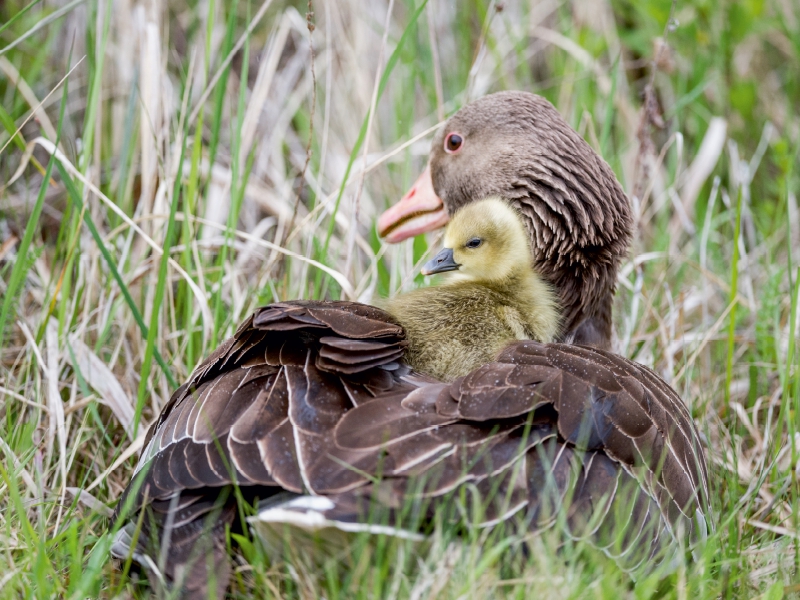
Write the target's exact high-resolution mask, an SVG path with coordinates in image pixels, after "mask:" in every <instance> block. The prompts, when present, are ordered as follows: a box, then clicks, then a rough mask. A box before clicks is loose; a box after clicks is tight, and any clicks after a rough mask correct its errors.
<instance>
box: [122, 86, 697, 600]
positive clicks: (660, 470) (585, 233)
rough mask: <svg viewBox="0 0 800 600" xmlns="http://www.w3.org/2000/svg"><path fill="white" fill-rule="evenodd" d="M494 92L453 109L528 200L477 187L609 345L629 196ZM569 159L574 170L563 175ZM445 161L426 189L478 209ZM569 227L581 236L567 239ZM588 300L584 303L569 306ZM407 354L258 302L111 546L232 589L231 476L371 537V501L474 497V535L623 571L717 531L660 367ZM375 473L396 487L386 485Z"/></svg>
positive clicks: (555, 347) (578, 151)
mask: <svg viewBox="0 0 800 600" xmlns="http://www.w3.org/2000/svg"><path fill="white" fill-rule="evenodd" d="M490 98H494V100H491V101H478V102H477V103H475V104H474V105H470V106H471V107H472V108H470V106H468V107H466V108H465V109H463V110H462V111H461V112H460V113H458V114H457V115H456V117H458V116H459V115H462V116H463V115H470V114H471V115H472V116H471V117H470V122H474V123H484V125H485V124H486V123H491V124H492V127H494V128H495V129H496V130H497V131H496V135H494V136H488V137H487V138H486V139H487V140H489V141H490V143H488V142H487V146H486V147H485V148H484V150H483V154H485V155H486V156H488V157H490V158H491V155H492V154H494V155H495V158H496V160H495V161H491V160H488V159H487V160H486V162H483V163H476V164H475V165H474V166H475V168H478V169H480V170H481V176H482V177H483V178H485V180H486V182H487V184H486V186H485V188H486V189H488V188H489V187H492V186H490V185H489V184H488V182H494V187H498V186H500V184H501V183H502V181H504V180H507V179H508V177H511V176H513V178H512V180H513V181H516V182H518V183H519V189H518V195H514V193H513V192H514V189H516V188H515V187H514V185H511V186H509V185H508V184H507V182H506V184H504V189H503V190H494V189H493V190H489V191H486V192H482V193H483V195H484V196H487V195H491V194H498V193H499V194H500V195H502V196H505V197H508V198H509V199H510V200H511V201H512V203H514V205H515V206H516V208H517V209H518V210H520V212H522V213H523V214H524V215H525V214H527V221H526V223H527V225H528V226H529V227H530V232H531V234H532V241H531V247H532V251H533V255H534V264H535V265H536V267H537V269H538V270H540V272H542V273H543V274H545V275H546V274H547V273H549V274H550V275H548V279H550V281H552V282H553V284H554V285H555V286H556V288H557V290H558V291H559V292H560V295H561V298H562V299H565V298H566V299H567V300H568V302H567V303H566V304H565V309H566V310H567V317H566V318H567V321H566V325H567V327H568V328H569V327H571V328H572V329H571V330H570V334H569V335H570V336H571V337H580V335H583V334H581V331H584V332H592V331H593V332H595V333H597V335H599V336H600V337H599V338H597V339H601V338H602V339H606V340H607V337H608V336H607V335H606V333H607V332H610V326H607V325H608V322H607V319H608V318H610V300H611V293H612V291H613V279H614V277H615V276H616V269H617V265H618V262H619V259H620V257H621V256H622V254H623V253H624V251H625V245H626V243H627V236H628V233H629V229H630V218H629V215H628V212H627V210H628V209H627V204H625V203H624V196H622V195H621V191H619V186H618V184H617V183H616V181H615V180H614V178H613V175H612V174H611V172H610V170H608V168H607V167H605V166H604V164H603V163H602V161H601V160H600V159H599V158H598V157H596V155H594V154H593V153H592V152H591V150H589V149H588V146H586V145H585V144H584V143H583V142H582V141H579V140H580V138H579V137H578V136H577V134H575V133H574V132H571V130H569V128H568V127H566V125H565V124H564V123H563V121H562V120H560V117H558V116H557V114H556V113H554V112H553V111H552V109H551V108H549V105H547V104H546V103H543V102H544V101H541V100H539V99H535V98H533V99H531V97H529V95H524V94H517V95H514V94H506V95H499V96H498V95H496V96H492V97H490ZM481 107H482V108H481ZM456 117H454V119H456ZM503 119H521V120H523V121H525V120H528V121H530V122H529V123H527V124H517V125H516V126H512V125H507V127H506V128H505V129H503V128H502V123H499V122H495V121H502V120H503ZM456 122H457V123H459V122H458V121H456ZM467 125H468V123H467V121H465V122H464V123H463V124H460V125H459V127H461V128H462V129H463V131H464V132H466V133H465V134H464V135H465V138H464V139H466V140H467V142H469V141H470V140H474V139H481V138H473V137H471V136H472V130H470V129H467ZM485 127H488V125H485ZM529 129H530V130H531V131H533V132H534V134H535V133H536V132H539V133H540V134H541V133H542V132H545V133H546V132H550V133H548V135H550V137H549V138H548V139H549V141H548V142H547V144H548V145H547V146H546V148H545V149H546V150H547V153H546V158H544V157H543V153H544V151H543V149H542V148H543V147H541V146H536V145H535V144H537V143H539V144H542V143H544V142H541V141H539V142H535V141H530V142H529V143H527V145H526V144H525V143H523V144H519V143H518V141H519V138H520V131H527V130H529ZM551 130H552V131H551ZM503 131H506V133H507V139H506V145H505V146H503V144H502V136H501V135H500V133H502V132H503ZM523 137H524V136H523ZM531 137H533V134H532V136H531ZM492 140H493V141H492ZM576 140H578V141H576ZM473 145H474V146H478V145H479V144H478V143H475V144H473ZM467 147H468V146H464V149H466V148H467ZM478 150H479V148H478ZM531 152H533V157H531V156H528V157H527V158H525V156H524V154H525V153H531ZM514 154H517V156H516V158H514V156H513V155H514ZM479 155H480V152H477V153H476V156H475V157H474V160H476V161H477V160H479ZM462 156H464V155H462ZM560 160H563V161H565V162H566V163H568V166H563V165H557V164H555V162H556V161H560ZM551 163H552V164H551ZM431 164H432V166H433V169H434V171H436V170H437V169H439V167H438V166H437V165H442V164H444V163H442V162H441V161H437V160H436V159H435V156H434V158H433V159H432V163H431ZM542 164H547V165H549V166H548V167H547V172H544V171H543V167H541V165H542ZM514 165H516V166H514ZM526 165H527V166H526ZM531 165H533V166H531ZM580 165H583V167H580ZM495 166H497V167H498V168H500V167H502V168H500V170H499V171H498V170H497V169H496V168H495ZM515 168H516V169H518V170H517V171H516V172H515V171H514V169H515ZM579 168H585V169H587V170H588V173H590V175H587V174H580V173H577V170H579ZM442 169H443V170H442V173H443V174H444V175H442V174H441V173H440V174H438V175H436V174H435V175H434V178H433V182H434V184H435V185H436V186H437V190H438V191H439V193H440V194H443V198H445V201H446V202H447V203H448V206H449V207H450V208H453V207H455V206H461V205H462V204H465V203H466V199H467V197H466V195H464V196H463V197H461V196H458V195H456V194H455V192H453V191H452V190H463V191H464V194H466V193H467V192H468V191H469V190H473V189H475V188H476V186H477V184H476V182H475V180H473V179H470V178H471V177H472V176H471V174H470V170H469V169H468V168H467V167H466V166H464V167H460V168H458V169H450V170H448V168H445V167H442ZM501 171H502V172H501ZM459 173H460V175H459ZM442 177H444V179H442ZM459 177H464V178H465V179H463V181H461V182H459V179H458V178H459ZM437 181H438V182H439V183H436V182H437ZM442 181H444V183H442ZM498 182H499V183H498ZM531 182H538V183H536V185H533V184H532V183H531ZM545 182H546V185H545ZM432 185H433V184H432ZM536 186H539V187H536ZM545 188H546V189H547V190H549V191H548V192H547V194H545V193H544V191H543V190H544V189H545ZM578 189H580V190H583V191H581V193H578V192H577V191H576V190H578ZM442 190H448V191H447V192H446V193H445V192H443V191H442ZM531 190H534V191H531ZM537 190H538V191H537ZM603 190H605V192H603ZM534 192H535V194H534ZM536 194H538V195H536ZM534 196H535V197H536V198H538V200H536V201H532V200H531V198H534ZM531 202H532V204H531ZM542 207H546V209H545V208H542ZM526 210H527V211H528V212H527V213H526V212H525V211H526ZM425 219H428V220H425ZM437 219H439V217H436V216H433V217H425V218H424V219H423V221H425V223H427V224H429V223H430V222H433V221H436V220H437ZM425 223H423V224H425ZM559 223H560V224H561V225H558V224H559ZM565 224H568V225H569V226H570V227H572V230H571V231H570V236H571V238H570V239H567V237H569V236H567V237H564V234H563V232H564V231H566V229H564V228H563V227H562V229H559V227H560V226H562V225H563V226H566V225H565ZM599 225H602V227H601V230H599V229H598V226H599ZM426 226H427V225H426ZM559 231H560V232H561V234H559ZM609 232H613V235H612V234H609ZM554 273H555V274H558V273H562V274H566V273H571V274H572V275H571V276H572V277H574V278H575V281H574V282H567V281H562V279H560V278H559V277H558V276H555V275H554ZM582 278H587V279H588V280H589V281H588V282H587V281H584V280H583V279H582ZM573 288H574V290H578V291H574V290H573ZM569 290H573V292H574V293H573V292H569ZM578 293H585V294H586V295H587V296H586V297H582V298H579V299H577V300H576V298H575V294H578ZM565 294H566V295H565ZM570 298H571V300H570ZM592 298H598V300H597V302H598V303H597V304H596V305H595V304H592ZM606 301H607V302H606ZM604 307H605V308H604ZM606 309H607V310H606ZM598 332H599V333H598ZM604 332H606V333H604ZM587 335H588V334H587ZM601 341H602V340H601ZM407 345H408V340H407V339H406V335H405V333H404V330H403V328H402V327H401V326H400V325H399V324H398V322H397V320H396V319H395V318H394V317H392V316H391V315H390V314H388V313H386V312H384V311H382V310H380V309H377V308H374V307H370V306H365V305H362V304H357V303H351V302H311V301H296V302H285V303H277V304H273V305H271V306H267V307H264V308H261V309H259V310H257V311H256V312H255V313H254V314H253V315H252V316H251V317H250V318H249V319H248V320H247V321H245V322H244V323H243V324H242V325H241V326H240V328H239V329H238V331H237V332H236V334H235V335H234V337H233V338H231V339H229V340H227V341H226V342H224V343H223V344H222V345H221V346H220V347H219V348H218V349H217V350H215V351H214V352H213V353H212V355H211V356H209V358H208V359H207V360H206V361H204V362H203V364H201V365H200V366H199V367H198V368H197V369H196V370H195V372H194V373H193V374H192V376H191V377H190V378H189V381H187V382H186V384H184V385H183V386H181V387H180V388H179V389H178V390H177V391H176V392H175V394H173V396H172V397H171V398H170V401H169V402H168V403H167V405H166V406H165V407H164V409H163V411H162V413H161V415H160V416H159V418H158V419H157V421H156V422H155V423H154V424H153V426H152V427H151V428H150V430H149V431H148V435H147V438H146V441H145V448H144V450H143V452H142V456H141V459H140V461H139V465H138V467H137V470H136V475H135V476H134V477H133V479H132V481H131V483H130V484H129V486H128V487H127V488H126V490H125V492H124V493H123V496H122V498H121V499H120V502H119V504H118V507H117V520H118V519H119V516H120V515H124V521H123V522H122V525H123V529H122V530H121V531H120V532H119V534H118V535H117V537H116V539H115V543H114V546H113V548H112V553H113V554H114V555H115V556H118V557H120V558H124V557H127V556H129V555H130V554H133V556H134V558H135V559H136V560H137V561H138V562H139V563H140V564H143V565H144V566H145V567H148V568H149V571H150V572H152V573H155V575H154V578H156V579H162V580H166V581H167V583H170V582H172V584H173V585H174V584H175V583H178V582H179V583H180V585H181V586H182V590H183V595H184V597H196V596H199V595H201V594H204V593H206V591H207V590H208V589H209V586H210V585H212V584H213V585H215V586H216V589H217V590H218V591H219V590H221V589H224V587H225V585H226V582H227V573H228V572H229V571H228V569H229V566H228V563H227V560H228V559H227V554H226V543H225V536H224V532H225V527H226V526H228V525H233V526H235V524H236V519H235V516H236V511H235V501H234V499H235V496H234V494H233V493H232V492H231V484H232V483H234V482H235V483H236V484H237V485H238V486H239V488H240V490H241V492H242V493H243V494H244V495H245V498H246V499H254V498H262V499H263V498H266V497H268V496H270V495H272V494H274V493H276V492H281V491H288V492H294V493H296V494H313V495H323V496H325V498H324V502H321V503H320V504H318V505H316V506H314V507H312V508H309V504H308V503H306V505H295V506H293V507H288V508H284V509H283V512H282V513H281V514H282V515H283V517H282V518H285V517H286V515H287V514H290V513H291V514H297V515H299V516H300V517H305V516H307V513H309V512H314V511H316V514H317V516H321V518H323V519H326V520H327V522H331V523H342V524H349V527H350V529H353V528H354V527H357V526H362V525H364V521H365V520H366V519H367V515H368V513H367V511H366V504H367V503H368V500H369V499H370V498H373V497H374V498H376V499H377V500H378V501H379V502H380V503H381V504H383V505H384V507H385V509H386V510H387V511H388V513H389V514H388V516H387V518H388V519H391V518H392V515H393V512H392V511H394V510H396V509H397V508H398V507H399V506H401V505H402V503H403V501H404V498H405V497H406V496H408V495H414V494H417V495H422V496H425V497H427V498H430V499H431V500H432V501H433V502H432V506H437V505H440V504H441V503H446V502H448V501H449V500H448V498H449V497H450V495H449V493H450V492H451V491H456V490H458V489H459V487H460V486H462V485H468V486H470V489H471V490H474V491H476V492H477V496H478V497H480V498H481V499H482V501H483V500H485V502H486V504H487V506H486V511H485V513H484V514H483V516H482V517H481V519H480V523H478V524H481V523H482V524H487V523H493V522H498V521H503V520H506V521H508V522H509V523H512V522H513V523H514V524H515V525H516V526H519V527H523V528H525V529H528V530H531V531H536V530H538V529H541V528H542V527H546V526H549V525H552V524H553V523H554V522H555V521H556V519H555V517H556V515H557V514H558V513H559V512H560V511H563V512H564V515H565V517H566V519H565V526H566V528H567V533H568V534H569V535H571V536H573V537H576V538H581V539H587V540H588V541H590V542H592V543H594V544H596V545H597V546H599V547H601V548H603V549H604V550H605V551H606V552H607V553H608V554H610V555H612V556H614V557H615V558H617V559H618V560H620V562H621V564H623V566H625V567H626V568H635V567H636V566H637V565H639V564H642V563H647V564H654V563H655V561H653V560H652V559H653V558H654V557H658V556H659V555H661V553H662V551H663V550H664V549H665V548H669V547H674V546H675V544H674V538H675V536H676V535H677V534H678V532H680V531H683V532H685V533H687V534H688V535H689V536H690V539H696V538H697V537H698V536H702V535H704V533H705V530H706V522H705V518H707V517H708V515H709V500H708V477H707V472H706V464H705V457H704V454H703V450H702V447H701V445H700V442H699V436H698V434H697V431H696V430H695V427H694V424H693V423H692V420H691V416H690V415H689V413H688V411H687V410H686V408H685V407H684V405H683V404H682V402H681V400H680V398H679V397H678V396H677V395H676V394H675V392H674V391H673V390H672V389H671V388H670V387H669V386H667V385H666V384H665V383H664V382H663V381H662V380H661V379H659V378H658V376H657V375H655V374H654V373H653V372H652V371H650V370H649V369H647V368H645V367H642V366H641V365H637V364H636V363H633V362H631V361H628V360H626V359H623V358H620V357H617V356H614V355H613V354H611V353H609V352H606V351H604V350H600V349H593V348H584V347H578V346H571V345H566V344H543V343H539V342H535V341H519V342H515V343H512V344H511V345H509V346H508V347H507V348H506V349H504V350H503V351H502V352H501V353H500V354H499V355H498V356H497V358H496V360H494V361H493V362H491V363H489V364H487V365H484V366H481V367H479V368H477V369H475V370H474V371H472V372H470V373H469V374H467V375H466V376H464V377H457V378H456V379H455V380H454V381H452V382H446V383H445V382H440V381H437V380H435V379H433V378H431V377H429V376H424V375H419V374H416V373H415V372H413V371H412V370H410V369H409V368H408V366H407V365H405V364H404V361H403V356H404V352H405V351H406V347H407ZM376 473H381V474H382V475H383V477H384V479H385V484H381V485H382V487H381V489H380V490H378V491H376V490H373V483H372V476H373V475H374V474H376ZM418 482H424V483H425V485H424V486H423V487H422V488H421V489H419V488H417V487H416V486H417V484H418ZM383 486H385V487H383ZM498 489H499V493H495V494H492V491H498ZM373 491H375V493H373ZM456 496H459V494H456ZM466 497H469V498H472V499H474V498H475V496H474V495H473V494H471V493H468V494H466ZM567 499H568V500H570V502H566V500H567ZM320 500H323V499H320ZM304 506H305V507H304ZM142 511H144V512H142ZM270 514H271V515H272V516H273V517H274V515H275V513H270ZM263 516H264V518H265V519H266V518H267V514H266V512H265V513H264V515H263ZM592 516H595V517H596V518H593V519H592V518H590V517H592ZM140 517H141V519H140ZM423 517H424V515H423ZM139 522H141V523H142V531H141V535H139V537H138V538H136V537H135V536H136V529H137V523H139ZM134 540H136V542H135V543H134ZM198 557H199V558H198ZM214 575H215V576H216V580H215V581H214V577H213V576H214Z"/></svg>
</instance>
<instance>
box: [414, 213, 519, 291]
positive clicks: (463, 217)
mask: <svg viewBox="0 0 800 600" xmlns="http://www.w3.org/2000/svg"><path fill="white" fill-rule="evenodd" d="M444 246H445V247H444V249H443V250H442V251H441V252H439V253H438V254H437V255H436V256H435V257H433V259H432V260H430V261H428V262H427V263H425V266H423V267H422V274H423V275H433V274H435V273H445V272H447V271H458V273H459V279H460V280H462V281H463V280H469V281H476V282H483V283H502V282H503V281H506V280H508V279H510V278H511V277H513V276H515V275H517V274H519V273H520V272H524V271H525V270H530V269H531V268H532V262H533V259H532V257H531V251H530V240H529V239H528V235H527V233H526V231H525V226H524V225H523V223H522V219H521V218H520V216H519V215H518V214H517V212H516V211H515V210H514V209H513V208H511V206H510V205H509V204H508V203H507V202H505V201H504V200H501V199H500V198H496V197H493V198H486V199H485V200H480V201H478V202H472V203H470V204H467V205H466V206H464V207H463V208H461V209H460V210H458V212H456V213H455V215H453V218H452V219H451V221H450V222H449V223H448V224H447V229H446V230H445V234H444Z"/></svg>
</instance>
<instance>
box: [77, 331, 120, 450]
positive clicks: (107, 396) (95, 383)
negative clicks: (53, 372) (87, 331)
mask: <svg viewBox="0 0 800 600" xmlns="http://www.w3.org/2000/svg"><path fill="white" fill-rule="evenodd" d="M69 344H70V346H71V348H72V351H73V353H74V356H75V365H74V366H75V368H77V369H78V370H79V371H80V372H81V375H82V376H83V377H84V379H86V382H87V383H88V384H89V385H90V386H91V387H92V388H94V389H95V391H96V392H97V393H98V395H99V399H100V402H101V403H102V404H105V405H106V406H108V407H109V408H110V409H111V412H113V413H114V416H116V417H117V419H118V420H119V422H120V424H121V425H122V427H123V428H124V429H125V431H126V432H127V433H128V437H131V438H132V436H133V415H134V409H133V402H131V399H130V398H129V397H128V395H127V394H126V393H125V391H124V390H123V389H122V386H121V385H120V383H119V381H117V378H116V377H114V374H113V373H112V372H111V371H110V370H109V368H108V367H107V366H106V365H105V363H103V361H102V360H100V358H99V357H98V356H97V355H96V354H95V353H94V352H92V351H91V349H90V348H89V347H88V346H87V345H86V344H84V343H83V342H82V341H81V340H80V339H79V338H78V336H76V335H72V336H70V338H69ZM70 358H71V357H70Z"/></svg>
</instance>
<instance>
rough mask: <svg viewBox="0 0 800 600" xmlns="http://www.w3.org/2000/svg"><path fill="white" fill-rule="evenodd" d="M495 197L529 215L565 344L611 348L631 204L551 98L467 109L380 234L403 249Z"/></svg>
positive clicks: (501, 97)
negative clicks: (613, 309) (405, 243)
mask: <svg viewBox="0 0 800 600" xmlns="http://www.w3.org/2000/svg"><path fill="white" fill-rule="evenodd" d="M489 196H499V197H501V198H505V199H507V200H509V202H511V204H512V205H513V206H514V207H515V208H516V209H517V210H518V211H519V212H520V214H521V215H522V217H523V220H524V222H525V227H526V230H527V239H528V241H529V245H530V248H531V251H532V256H533V261H534V264H535V266H536V268H537V270H538V271H539V273H541V275H542V276H543V277H545V278H546V279H547V280H548V281H549V282H550V283H551V284H552V285H553V287H555V289H556V290H557V292H558V294H559V296H560V298H561V304H562V306H563V308H564V333H565V334H566V335H565V336H564V338H563V339H571V340H573V341H577V342H582V343H588V344H593V345H597V346H601V347H603V346H605V347H607V346H608V345H609V343H610V338H611V301H612V298H613V294H614V290H615V287H616V275H617V270H618V268H619V263H620V261H621V259H622V258H623V257H624V255H625V254H626V253H627V250H628V246H629V243H630V237H631V233H632V224H633V220H632V217H631V209H630V204H629V202H628V199H627V197H626V196H625V193H624V192H623V190H622V188H621V186H620V185H619V183H618V182H617V179H616V177H615V176H614V173H613V171H612V170H611V168H610V167H609V166H608V165H607V164H606V163H605V162H604V161H603V159H602V158H600V156H599V155H598V154H597V153H596V152H595V151H594V150H592V148H591V147H590V146H589V145H588V144H587V143H586V142H585V141H584V140H583V138H581V136H580V135H578V133H577V132H576V131H575V130H573V129H572V128H571V127H570V126H569V125H568V124H567V123H566V121H564V119H563V118H562V117H561V115H560V114H559V113H558V111H557V110H556V109H555V108H554V107H553V106H552V105H551V104H550V103H549V102H548V101H547V100H545V99H544V98H541V97H540V96H537V95H535V94H530V93H526V92H499V93H496V94H491V95H489V96H485V97H483V98H480V99H479V100H476V101H475V102H473V103H471V104H468V105H467V106H465V107H464V108H462V109H461V110H459V111H458V112H457V113H456V114H455V115H453V116H452V117H451V118H450V119H449V120H448V121H447V123H445V125H444V127H443V128H441V129H440V130H439V132H438V133H437V135H436V136H435V137H434V139H433V142H432V144H431V152H430V158H429V162H428V167H427V168H426V169H425V171H424V172H423V173H422V175H421V176H420V178H419V179H418V180H417V182H416V183H415V184H414V186H413V187H412V188H411V189H410V190H409V191H408V193H407V194H406V195H405V196H403V198H402V199H401V200H400V201H399V202H398V203H397V204H395V205H394V206H393V207H391V208H390V209H388V210H387V211H386V212H385V213H384V214H383V215H381V217H380V218H379V220H378V232H379V233H380V235H381V236H383V237H384V238H385V239H386V240H387V241H388V242H390V243H396V242H400V241H402V240H404V239H407V238H409V237H411V236H414V235H417V234H420V233H424V232H426V231H432V230H434V229H437V228H439V227H442V226H443V225H445V224H446V223H447V222H448V220H449V219H450V217H451V216H452V215H454V214H455V213H456V212H457V211H458V209H459V208H461V207H463V206H466V205H468V204H470V203H472V202H474V201H476V200H479V199H482V198H486V197H489Z"/></svg>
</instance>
